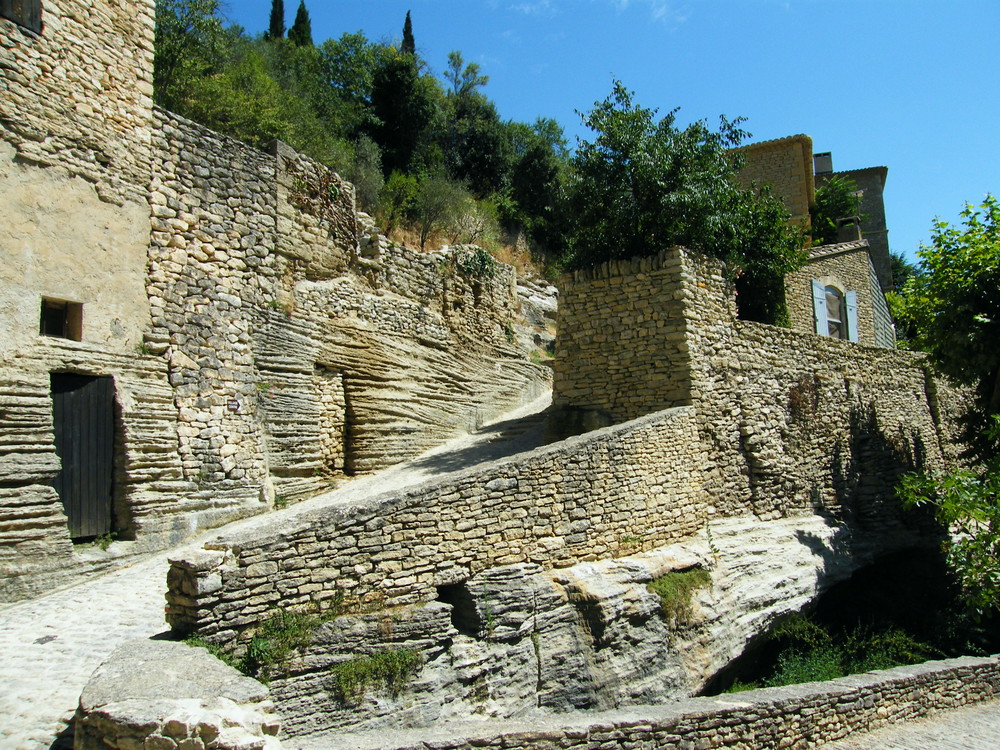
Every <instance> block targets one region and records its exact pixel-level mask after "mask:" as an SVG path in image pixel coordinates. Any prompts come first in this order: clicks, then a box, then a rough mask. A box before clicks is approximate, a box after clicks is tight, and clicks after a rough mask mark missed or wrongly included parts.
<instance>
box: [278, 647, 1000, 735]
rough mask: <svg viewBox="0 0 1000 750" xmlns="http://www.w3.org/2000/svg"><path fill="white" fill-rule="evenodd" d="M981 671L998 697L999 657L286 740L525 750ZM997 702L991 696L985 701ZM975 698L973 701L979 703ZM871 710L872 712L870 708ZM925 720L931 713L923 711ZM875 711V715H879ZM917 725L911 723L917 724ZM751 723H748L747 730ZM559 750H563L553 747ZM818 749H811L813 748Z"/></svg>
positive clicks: (793, 711) (790, 711) (789, 709)
mask: <svg viewBox="0 0 1000 750" xmlns="http://www.w3.org/2000/svg"><path fill="white" fill-rule="evenodd" d="M976 669H978V670H982V671H984V672H986V673H988V674H989V677H988V679H989V681H990V682H991V683H992V685H993V686H994V691H995V692H996V691H997V690H1000V655H994V656H987V657H969V656H965V657H958V658H954V659H944V660H940V661H930V662H925V663H923V664H915V665H909V666H902V667H895V668H893V669H885V670H877V671H873V672H865V673H862V674H856V675H848V676H846V677H841V678H838V679H835V680H830V681H827V682H809V683H802V684H799V685H787V686H784V687H776V688H761V689H758V690H749V691H746V692H742V693H729V694H723V695H715V696H706V697H698V698H688V699H686V700H680V701H676V702H674V703H669V704H663V705H644V706H632V707H629V708H627V709H620V710H614V711H578V712H573V713H565V714H552V713H542V712H539V713H538V714H532V715H529V716H522V717H519V718H517V719H508V720H496V719H493V720H487V721H482V722H448V723H438V724H435V725H434V726H432V727H425V728H417V729H402V730H391V731H386V730H378V731H369V732H354V733H351V732H342V731H339V732H336V733H331V734H329V735H325V734H324V735H322V739H320V736H319V735H317V737H316V740H315V742H316V744H311V742H310V740H309V738H302V739H299V740H297V741H296V740H290V741H286V747H299V748H303V749H308V748H319V747H323V748H328V749H329V750H389V749H390V748H392V749H394V750H402V749H403V748H406V749H407V750H409V749H411V748H412V749H416V750H433V749H434V748H454V747H462V746H469V745H471V746H482V747H485V746H489V747H500V746H502V747H519V746H532V745H534V744H541V743H546V744H549V745H552V743H553V741H558V740H559V739H560V738H564V737H565V738H585V737H587V736H589V735H592V734H595V733H601V732H608V731H611V730H614V729H619V728H639V729H641V728H649V729H654V728H656V727H657V726H662V725H665V724H668V723H672V722H676V721H678V720H684V721H685V722H688V721H692V720H694V721H710V720H712V719H713V718H718V719H720V720H721V719H723V718H726V717H727V716H731V715H733V714H740V713H745V714H747V715H749V716H750V717H753V718H755V719H756V718H759V717H760V715H762V714H764V713H765V712H766V713H768V714H770V715H773V714H774V713H775V712H776V711H777V712H779V713H782V714H787V715H789V716H794V715H797V714H798V712H799V711H800V710H801V708H802V707H803V705H804V704H807V703H808V704H810V705H811V704H815V703H818V702H824V699H833V698H844V697H849V696H850V695H851V694H852V693H855V692H857V693H858V694H859V696H858V697H859V698H861V697H867V696H868V695H869V694H870V693H871V692H872V691H873V690H874V691H875V692H879V690H880V689H892V688H894V687H895V688H899V687H903V686H905V685H906V684H907V683H911V682H916V683H919V684H921V685H924V686H926V685H928V684H930V683H934V682H939V681H940V682H944V681H946V680H949V679H954V678H956V677H958V676H959V675H958V674H956V673H958V672H963V671H968V670H976ZM987 697H992V696H987ZM980 699H981V698H978V697H976V696H973V697H972V698H971V700H969V701H968V702H974V701H975V700H980ZM866 708H867V707H866ZM922 708H923V711H921V712H920V714H924V713H929V712H931V711H933V710H934V708H933V707H927V706H922ZM875 709H876V707H872V708H871V710H872V711H875ZM911 718H912V717H911ZM750 721H751V719H750V718H748V723H750ZM552 746H557V745H552ZM808 746H812V745H808Z"/></svg>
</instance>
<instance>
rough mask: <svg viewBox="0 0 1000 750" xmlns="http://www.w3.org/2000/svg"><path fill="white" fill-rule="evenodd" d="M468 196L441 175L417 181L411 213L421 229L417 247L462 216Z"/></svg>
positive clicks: (457, 184)
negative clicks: (412, 212)
mask: <svg viewBox="0 0 1000 750" xmlns="http://www.w3.org/2000/svg"><path fill="white" fill-rule="evenodd" d="M468 199H469V192H468V191H467V190H466V189H465V188H464V187H463V186H462V185H461V183H459V182H456V181H455V180H452V179H450V178H448V177H446V176H445V175H443V174H434V175H431V176H429V177H426V178H424V179H423V180H421V181H420V185H419V187H418V188H417V194H416V196H415V198H414V201H413V210H414V212H415V215H416V219H417V224H418V226H419V228H420V247H421V249H423V248H424V246H425V245H426V244H427V240H428V239H429V238H430V236H431V234H432V233H434V232H436V231H441V230H445V229H447V228H448V227H449V226H451V225H453V224H454V223H455V222H456V220H457V219H458V218H459V217H460V216H461V214H462V210H463V208H464V207H465V206H466V205H467V201H468Z"/></svg>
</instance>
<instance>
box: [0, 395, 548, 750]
mask: <svg viewBox="0 0 1000 750" xmlns="http://www.w3.org/2000/svg"><path fill="white" fill-rule="evenodd" d="M547 405H548V397H545V398H543V399H539V400H538V401H536V402H534V403H533V404H529V405H528V406H526V407H524V408H522V409H519V410H517V411H515V412H511V413H510V414H507V415H505V416H504V417H503V418H502V421H497V422H494V423H493V424H491V425H488V426H486V427H484V428H483V429H481V430H479V431H478V432H477V433H475V434H474V435H470V436H466V437H463V438H459V439H458V440H455V441H452V442H450V443H447V444H445V445H443V446H440V447H438V448H436V449H434V450H432V451H430V452H428V453H425V454H424V455H423V456H420V457H419V458H417V459H414V460H413V461H411V462H409V463H406V464H401V465H400V466H396V467H393V468H391V469H388V470H386V471H383V472H379V473H378V474H373V475H370V476H366V477H361V478H359V479H356V480H353V481H351V482H348V483H347V484H345V485H344V486H343V487H341V488H340V489H338V490H336V491H334V492H331V493H327V494H325V495H321V496H318V497H314V498H310V499H309V500H307V501H305V502H303V503H299V504H297V505H294V506H292V507H291V508H287V509H285V510H282V511H278V513H280V514H282V515H286V516H287V515H293V514H296V513H301V512H304V511H306V510H309V509H310V508H315V507H317V506H318V505H322V504H326V503H341V502H350V501H351V500H352V499H356V498H359V497H364V496H366V495H370V494H372V493H375V492H378V493H382V492H391V491H395V490H399V489H401V488H403V487H407V486H411V485H414V484H419V483H420V482H423V481H426V480H428V479H431V478H434V477H440V476H443V475H445V474H448V473H449V472H451V471H457V470H460V469H463V468H466V467H468V466H473V465H475V464H477V463H481V462H483V461H488V460H492V459H494V458H499V457H501V456H505V455H513V454H515V453H519V452H521V451H524V450H529V449H531V448H534V447H536V446H538V445H541V444H542V442H543V423H542V421H541V420H540V419H538V418H537V417H533V416H532V415H533V414H535V413H537V412H539V411H540V410H542V409H544V408H545V407H546V406H547ZM276 518H277V516H276V515H275V514H268V515H266V516H257V517H255V518H251V519H247V520H245V521H240V522H237V523H235V524H231V525H229V526H226V527H223V528H221V529H216V530H214V531H213V532H210V533H209V534H206V535H203V536H202V537H200V538H198V539H196V540H192V542H190V544H201V543H203V542H204V540H205V539H207V538H209V537H211V536H214V535H216V534H219V533H220V532H223V531H231V530H234V529H236V528H244V527H248V526H253V525H255V524H267V525H271V524H273V523H274V522H275V520H276ZM171 554H172V553H171V552H163V553H160V554H157V555H154V556H151V557H148V558H146V559H143V560H141V561H138V562H135V563H133V564H132V565H130V566H129V567H127V568H120V569H118V570H116V571H114V572H113V573H109V574H107V575H104V576H101V577H99V578H94V579H90V580H88V581H86V582H84V583H81V584H79V585H76V586H72V587H69V588H65V589H62V590H58V591H55V592H53V593H51V594H48V595H46V596H43V597H39V598H37V599H32V600H31V601H27V602H22V603H19V604H13V605H7V606H5V607H3V608H2V609H0V750H14V749H18V750H20V749H21V748H25V749H26V750H27V749H28V748H30V749H31V750H36V749H37V748H48V747H50V746H52V745H53V744H55V746H56V747H57V748H59V747H69V746H70V745H69V744H68V741H69V738H68V736H67V734H68V733H67V731H66V730H67V724H68V722H69V720H70V719H71V718H72V716H73V712H74V711H75V710H76V704H77V700H78V699H79V696H80V693H81V691H82V690H83V687H84V685H85V684H86V682H87V679H88V678H89V677H90V675H91V674H92V673H93V671H94V670H95V669H96V668H97V666H98V665H99V664H100V663H101V662H102V661H103V660H104V658H105V657H106V656H107V655H108V654H109V653H110V652H111V651H113V650H114V649H115V648H116V647H117V646H118V645H120V644H122V643H124V642H126V641H129V640H132V639H133V638H150V637H153V636H155V635H157V634H160V633H164V632H165V631H166V624H165V622H164V618H163V606H164V599H163V594H164V591H165V590H166V584H165V581H166V573H167V558H168V557H169V556H170V555H171ZM60 735H62V739H60Z"/></svg>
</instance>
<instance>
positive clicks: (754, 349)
mask: <svg viewBox="0 0 1000 750" xmlns="http://www.w3.org/2000/svg"><path fill="white" fill-rule="evenodd" d="M670 256H671V257H672V258H674V259H675V260H674V261H672V262H673V264H674V265H673V267H674V269H675V270H674V272H673V275H666V274H665V275H662V276H659V275H658V276H653V275H649V278H648V282H647V284H646V285H645V286H642V287H641V286H637V284H636V281H635V280H634V279H633V278H631V277H627V278H623V279H621V280H620V281H618V282H616V283H615V285H614V288H615V289H617V290H618V293H617V299H616V302H615V303H614V304H615V305H616V306H617V307H618V308H625V309H632V310H633V312H632V313H631V314H632V316H633V318H635V319H637V320H643V318H644V316H645V315H649V316H656V315H659V314H661V313H660V310H659V308H660V307H661V303H660V300H659V298H658V296H657V295H662V296H673V297H676V298H678V299H683V300H684V308H683V309H684V314H685V318H686V319H687V320H688V321H690V322H689V324H688V325H687V326H686V329H685V330H684V332H683V338H681V339H680V340H678V334H677V333H676V332H675V331H673V330H671V329H669V328H667V327H663V328H658V327H654V326H649V327H641V326H635V327H634V328H633V330H632V339H631V342H632V343H631V346H630V348H632V349H640V350H642V351H646V352H649V353H650V354H649V355H648V356H647V361H648V360H653V361H654V362H656V365H652V364H642V365H640V367H639V372H640V373H641V374H642V375H643V377H644V378H658V379H659V383H661V384H662V385H661V386H660V388H659V389H641V388H639V387H638V386H635V387H633V388H631V389H630V390H629V394H630V396H631V403H630V405H629V408H630V411H631V413H644V412H646V413H648V412H651V411H655V410H656V409H658V408H660V405H661V403H662V400H663V399H664V398H665V396H666V395H668V394H672V393H675V392H676V391H677V390H678V389H679V388H687V389H689V390H690V393H691V401H692V402H693V403H694V404H696V407H697V414H698V419H699V423H700V425H701V434H702V439H703V440H704V441H705V444H706V450H708V451H709V454H710V455H711V456H712V457H713V469H712V471H711V472H710V473H709V474H708V475H707V477H706V483H707V484H706V486H707V488H708V490H709V492H710V494H711V496H712V497H713V500H714V504H715V506H716V507H717V509H718V510H719V512H721V513H724V514H730V513H736V512H740V509H744V510H745V509H747V508H748V507H749V508H750V509H752V510H753V512H755V513H758V514H761V515H762V516H763V517H765V518H766V517H772V516H774V515H782V514H787V513H789V512H796V511H802V510H809V509H824V510H825V511H826V512H835V513H840V512H847V509H848V508H864V511H863V513H866V514H872V515H874V516H878V517H880V518H881V520H882V521H885V518H884V517H883V512H890V506H892V507H894V505H893V503H892V502H891V501H890V500H889V499H888V498H891V497H892V496H893V494H894V493H893V489H892V488H893V486H894V484H895V482H896V479H897V477H898V476H899V474H900V473H901V472H903V471H908V470H911V469H913V468H917V467H932V466H940V465H942V463H943V461H944V456H945V455H952V453H953V451H951V449H950V447H947V446H946V447H944V448H943V447H942V443H943V442H945V443H947V442H948V441H949V440H950V436H951V435H952V434H954V431H953V429H952V426H951V425H948V424H944V423H943V422H942V420H943V419H945V418H946V417H947V414H952V413H954V411H955V409H953V408H951V407H950V406H946V408H943V409H942V408H940V406H941V405H940V403H939V402H940V401H941V400H942V398H944V399H947V398H948V396H949V394H951V393H953V392H952V391H950V389H947V388H944V389H941V388H938V387H937V385H936V384H935V383H933V382H931V381H930V380H929V378H930V376H929V375H928V373H927V372H926V369H925V360H924V358H923V357H922V356H920V355H916V354H912V353H910V352H903V351H895V350H890V349H883V348H876V347H872V346H864V345H859V344H853V343H850V342H847V341H839V340H832V339H829V338H825V337H821V336H817V335H815V334H804V333H800V332H797V331H791V330H788V329H784V328H777V327H773V326H765V325H761V324H758V323H749V322H744V321H739V320H737V318H736V310H735V300H734V297H733V295H732V293H731V290H730V288H729V285H728V284H727V283H726V281H725V278H724V274H723V268H722V265H721V264H720V263H718V262H715V261H711V260H709V259H707V258H705V257H703V256H698V255H695V254H692V253H689V252H688V251H684V250H674V251H670ZM628 273H631V274H632V275H633V276H634V277H635V279H638V278H639V276H642V275H645V272H644V271H642V270H639V271H638V272H637V270H636V269H634V268H628V267H620V264H609V265H608V266H606V267H604V268H603V269H599V270H598V271H597V272H596V273H595V276H597V277H600V276H602V275H623V274H628ZM566 281H567V285H566V287H565V288H564V290H563V292H562V299H563V300H564V301H565V302H564V305H565V306H570V309H578V306H580V307H582V305H583V302H584V301H585V300H586V299H588V298H589V296H590V295H591V294H593V289H592V284H591V283H590V282H589V281H586V280H584V281H583V282H582V283H579V284H577V283H576V280H575V279H567V280H566ZM654 285H662V290H661V289H657V288H653V289H652V290H650V288H649V287H651V286H654ZM609 286H610V285H609ZM629 292H634V294H633V296H628V294H629ZM608 301H609V300H602V302H604V303H605V304H607V303H608ZM600 309H601V307H600V306H599V305H596V304H595V305H594V310H590V311H588V312H587V313H586V315H587V316H588V317H587V321H586V322H585V323H580V325H586V326H587V327H588V329H589V330H601V328H602V326H606V327H613V326H614V325H616V324H617V322H618V320H619V313H617V312H616V311H615V310H614V309H612V310H611V311H610V312H608V313H606V314H605V315H604V316H603V317H604V319H605V320H607V321H610V322H608V323H604V322H602V317H601V316H600V314H599V313H598V311H599V310H600ZM608 338H611V341H610V342H609V341H608V340H607V339H608ZM617 338H618V337H605V340H594V341H592V342H589V343H588V339H586V338H584V337H577V338H576V339H574V346H573V348H570V347H565V348H563V349H562V350H561V353H562V354H563V356H564V357H565V361H563V362H561V363H559V365H558V367H559V370H560V371H561V372H568V373H577V374H576V375H575V377H576V380H575V381H573V382H572V383H567V380H566V379H564V378H559V377H557V378H556V380H555V393H554V397H553V400H554V402H555V403H557V404H560V405H561V406H563V407H568V408H577V409H582V410H588V409H593V408H594V406H595V404H594V399H593V397H592V395H591V394H598V396H600V394H601V387H602V386H604V385H605V383H606V376H605V375H604V374H603V373H604V372H608V373H617V372H619V371H621V370H626V371H627V368H628V367H630V366H631V365H630V364H629V358H630V357H631V352H630V351H622V350H623V348H624V347H621V346H619V345H618V343H617ZM665 349H670V350H674V349H679V350H681V351H683V352H685V356H686V357H687V358H688V362H689V364H688V366H687V368H686V369H685V367H684V366H683V365H684V362H683V360H680V359H679V358H678V361H679V362H680V364H675V363H673V362H670V361H669V360H667V358H665V357H662V356H661V357H657V355H656V354H655V353H657V352H661V351H663V350H665ZM594 361H601V362H602V363H603V364H602V368H593V367H591V366H590V363H591V362H594ZM605 387H607V386H605ZM939 391H940V393H939ZM609 394H610V395H609V396H608V397H607V401H605V402H604V403H600V402H599V403H598V404H596V405H597V407H598V408H603V409H606V410H607V411H609V412H610V411H611V409H610V408H609V405H610V404H613V403H614V402H613V399H614V394H615V391H614V388H613V386H612V387H610V388H609ZM942 415H944V416H942ZM859 512H862V511H859ZM890 515H893V516H894V515H895V510H892V511H891V514H890Z"/></svg>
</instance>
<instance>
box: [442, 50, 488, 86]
mask: <svg viewBox="0 0 1000 750" xmlns="http://www.w3.org/2000/svg"><path fill="white" fill-rule="evenodd" d="M444 77H445V79H446V80H447V81H448V83H450V84H451V92H450V93H451V94H452V95H453V96H456V97H464V96H471V95H472V94H474V93H476V91H477V90H478V89H480V88H481V87H483V86H485V85H486V84H487V83H489V82H490V77H489V76H484V75H482V74H481V73H480V72H479V64H478V63H468V64H466V62H465V60H464V59H463V57H462V53H461V52H459V51H457V50H452V51H451V52H449V53H448V68H447V70H445V72H444Z"/></svg>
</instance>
